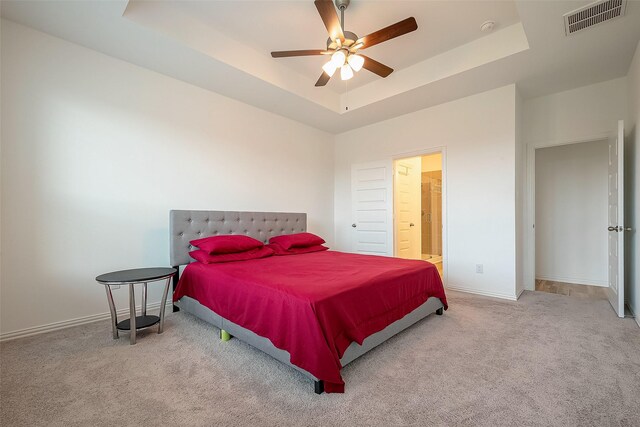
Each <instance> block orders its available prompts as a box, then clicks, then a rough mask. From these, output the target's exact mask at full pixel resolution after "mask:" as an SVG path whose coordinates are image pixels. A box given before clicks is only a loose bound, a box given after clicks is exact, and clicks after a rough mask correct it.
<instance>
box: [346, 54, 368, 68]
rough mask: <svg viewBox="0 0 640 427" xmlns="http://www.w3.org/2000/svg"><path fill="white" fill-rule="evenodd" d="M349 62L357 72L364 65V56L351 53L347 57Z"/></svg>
mask: <svg viewBox="0 0 640 427" xmlns="http://www.w3.org/2000/svg"><path fill="white" fill-rule="evenodd" d="M347 62H348V63H349V65H350V66H351V68H353V71H355V72H356V73H357V72H358V71H360V70H361V69H362V66H363V65H364V58H363V57H362V56H360V55H356V54H351V55H349V57H348V58H347Z"/></svg>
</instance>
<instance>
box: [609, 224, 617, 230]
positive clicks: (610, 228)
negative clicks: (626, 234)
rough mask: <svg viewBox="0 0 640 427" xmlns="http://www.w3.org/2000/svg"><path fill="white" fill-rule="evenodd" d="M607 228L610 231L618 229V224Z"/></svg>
mask: <svg viewBox="0 0 640 427" xmlns="http://www.w3.org/2000/svg"><path fill="white" fill-rule="evenodd" d="M607 230H609V231H618V226H617V225H616V226H615V227H607Z"/></svg>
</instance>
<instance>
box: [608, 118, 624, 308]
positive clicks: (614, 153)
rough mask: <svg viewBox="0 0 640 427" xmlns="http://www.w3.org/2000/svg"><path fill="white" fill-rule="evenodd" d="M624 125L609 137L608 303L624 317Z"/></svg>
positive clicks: (619, 124) (621, 124)
mask: <svg viewBox="0 0 640 427" xmlns="http://www.w3.org/2000/svg"><path fill="white" fill-rule="evenodd" d="M623 153H624V122H623V121H622V120H620V121H619V122H618V133H617V135H616V136H614V137H611V138H609V224H608V230H609V288H608V290H607V294H608V296H609V302H610V303H611V306H612V307H613V309H614V310H615V312H616V314H617V315H618V317H624V197H623V196H624V188H623V184H624V182H623V181H624V169H623Z"/></svg>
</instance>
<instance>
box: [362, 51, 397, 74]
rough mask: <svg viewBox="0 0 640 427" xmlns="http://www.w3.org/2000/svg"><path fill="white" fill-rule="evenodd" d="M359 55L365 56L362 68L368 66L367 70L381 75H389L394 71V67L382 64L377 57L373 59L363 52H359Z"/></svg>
mask: <svg viewBox="0 0 640 427" xmlns="http://www.w3.org/2000/svg"><path fill="white" fill-rule="evenodd" d="M358 55H360V56H362V57H363V58H364V64H363V65H362V68H366V69H367V70H369V71H371V72H372V73H374V74H377V75H379V76H380V77H387V76H388V75H389V74H391V73H393V68H391V67H387V66H386V65H384V64H381V63H380V62H378V61H376V60H375V59H371V58H369V57H368V56H365V55H363V54H361V53H359V54H358Z"/></svg>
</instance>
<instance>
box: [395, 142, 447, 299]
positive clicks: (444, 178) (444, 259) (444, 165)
mask: <svg viewBox="0 0 640 427" xmlns="http://www.w3.org/2000/svg"><path fill="white" fill-rule="evenodd" d="M437 153H440V154H441V155H442V282H443V283H444V285H445V286H446V285H447V283H448V277H449V251H448V248H449V245H448V244H447V240H448V239H447V234H448V233H447V230H448V221H447V149H446V147H445V146H438V147H431V148H425V149H421V150H415V151H406V152H402V153H397V154H394V155H392V156H391V164H392V166H393V169H392V178H391V179H392V181H391V188H392V190H391V193H392V198H391V201H392V209H391V211H392V220H393V227H392V234H391V239H392V244H393V256H396V250H397V248H396V217H395V209H394V208H393V207H395V203H396V191H395V188H396V173H395V162H396V160H401V159H406V158H407V157H418V156H428V155H429V154H437Z"/></svg>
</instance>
